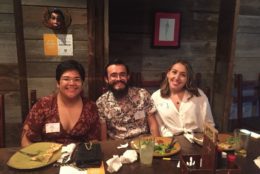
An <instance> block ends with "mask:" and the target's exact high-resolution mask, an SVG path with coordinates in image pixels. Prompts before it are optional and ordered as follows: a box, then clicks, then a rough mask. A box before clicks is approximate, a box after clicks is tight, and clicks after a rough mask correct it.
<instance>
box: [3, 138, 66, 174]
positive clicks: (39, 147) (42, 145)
mask: <svg viewBox="0 0 260 174" xmlns="http://www.w3.org/2000/svg"><path fill="white" fill-rule="evenodd" d="M53 144H57V143H51V142H39V143H33V144H31V145H29V146H26V147H25V148H22V149H21V151H23V152H27V153H37V152H40V154H41V153H44V152H46V151H47V150H48V149H49V148H50V147H51V145H53ZM58 145H60V144H58ZM60 156H61V148H60V149H59V150H57V151H55V152H54V153H53V155H52V157H51V158H50V160H49V161H48V162H47V163H45V162H41V161H33V160H31V156H29V155H26V154H24V153H21V152H19V151H17V152H16V153H15V154H14V155H13V156H11V158H10V159H9V160H8V162H7V165H8V166H10V167H12V168H15V169H35V168H40V167H44V166H47V165H49V164H52V163H54V162H56V161H57V160H58V159H59V158H60Z"/></svg>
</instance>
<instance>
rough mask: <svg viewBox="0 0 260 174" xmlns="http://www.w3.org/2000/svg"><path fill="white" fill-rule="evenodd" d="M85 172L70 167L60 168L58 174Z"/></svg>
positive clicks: (79, 173)
mask: <svg viewBox="0 0 260 174" xmlns="http://www.w3.org/2000/svg"><path fill="white" fill-rule="evenodd" d="M86 173H87V170H78V169H77V168H75V167H71V166H61V167H60V173H59V174H86Z"/></svg>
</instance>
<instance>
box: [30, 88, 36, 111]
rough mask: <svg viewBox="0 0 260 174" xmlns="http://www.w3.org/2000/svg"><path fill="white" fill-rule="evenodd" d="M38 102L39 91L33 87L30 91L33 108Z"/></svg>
mask: <svg viewBox="0 0 260 174" xmlns="http://www.w3.org/2000/svg"><path fill="white" fill-rule="evenodd" d="M36 102H37V92H36V89H32V90H31V92H30V107H31V108H32V107H33V105H34V104H35V103H36Z"/></svg>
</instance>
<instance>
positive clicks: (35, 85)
mask: <svg viewBox="0 0 260 174" xmlns="http://www.w3.org/2000/svg"><path fill="white" fill-rule="evenodd" d="M32 89H36V90H37V97H38V98H40V97H43V96H46V95H49V94H51V93H53V92H55V90H56V80H55V74H53V75H52V76H51V77H49V78H48V77H44V78H28V94H30V91H31V90H32ZM28 97H30V96H28Z"/></svg>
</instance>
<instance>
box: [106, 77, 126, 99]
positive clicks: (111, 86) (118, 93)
mask: <svg viewBox="0 0 260 174" xmlns="http://www.w3.org/2000/svg"><path fill="white" fill-rule="evenodd" d="M116 83H123V84H124V85H125V87H124V88H123V89H115V88H114V86H115V84H116ZM128 88H129V85H128V83H127V82H124V81H121V80H119V81H116V82H114V83H112V84H108V90H109V91H111V92H112V93H113V95H114V97H115V98H117V99H120V98H123V97H124V96H126V95H127V93H128Z"/></svg>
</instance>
